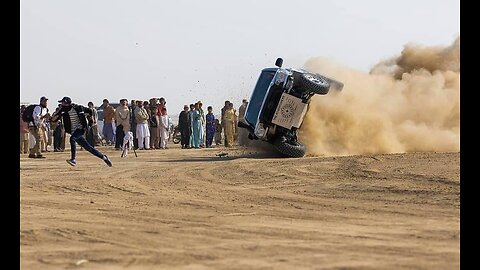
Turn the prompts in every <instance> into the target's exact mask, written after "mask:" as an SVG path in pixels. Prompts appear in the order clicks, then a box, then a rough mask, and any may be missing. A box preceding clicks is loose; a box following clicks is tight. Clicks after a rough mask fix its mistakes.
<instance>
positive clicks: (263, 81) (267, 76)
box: [245, 70, 275, 125]
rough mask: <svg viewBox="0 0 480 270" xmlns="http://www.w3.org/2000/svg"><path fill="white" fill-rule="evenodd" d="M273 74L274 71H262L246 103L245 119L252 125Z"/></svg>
mask: <svg viewBox="0 0 480 270" xmlns="http://www.w3.org/2000/svg"><path fill="white" fill-rule="evenodd" d="M273 76H275V72H274V71H270V70H269V71H262V73H261V74H260V77H259V78H258V81H257V84H256V85H255V89H254V90H253V93H252V97H251V99H250V103H249V104H248V111H247V112H246V113H245V119H246V120H247V121H248V122H249V123H250V124H252V125H256V124H257V118H258V114H259V113H260V110H261V107H262V102H263V99H264V98H265V94H266V93H267V90H268V87H269V86H270V82H271V81H272V79H273Z"/></svg>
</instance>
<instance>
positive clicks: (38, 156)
mask: <svg viewBox="0 0 480 270" xmlns="http://www.w3.org/2000/svg"><path fill="white" fill-rule="evenodd" d="M35 158H45V156H44V155H37V156H36V157H35Z"/></svg>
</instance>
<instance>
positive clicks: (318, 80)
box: [304, 74, 327, 85]
mask: <svg viewBox="0 0 480 270" xmlns="http://www.w3.org/2000/svg"><path fill="white" fill-rule="evenodd" d="M304 76H305V78H306V79H307V80H309V81H311V82H313V83H314V84H318V85H326V84H327V82H326V81H325V80H324V79H322V78H320V77H317V76H314V75H312V74H305V75H304Z"/></svg>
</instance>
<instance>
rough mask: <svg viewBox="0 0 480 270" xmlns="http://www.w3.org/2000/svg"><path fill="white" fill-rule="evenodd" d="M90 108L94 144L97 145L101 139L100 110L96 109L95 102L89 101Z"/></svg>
mask: <svg viewBox="0 0 480 270" xmlns="http://www.w3.org/2000/svg"><path fill="white" fill-rule="evenodd" d="M88 108H90V110H92V126H91V131H92V135H93V144H92V145H93V146H97V145H99V144H100V141H99V139H98V138H99V135H98V125H97V123H98V112H97V109H95V106H94V105H93V102H91V101H90V102H88Z"/></svg>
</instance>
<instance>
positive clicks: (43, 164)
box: [20, 145, 460, 269]
mask: <svg viewBox="0 0 480 270" xmlns="http://www.w3.org/2000/svg"><path fill="white" fill-rule="evenodd" d="M100 149H101V151H105V152H106V153H107V154H108V155H109V156H110V157H111V159H112V161H113V164H114V167H112V168H109V167H107V166H106V165H105V164H104V163H103V162H102V161H101V160H99V159H97V158H95V157H93V156H91V155H90V154H88V153H85V152H84V151H79V152H78V153H79V156H78V158H77V161H78V165H77V166H76V167H70V166H69V165H68V164H67V163H66V162H65V159H67V158H68V157H69V153H68V152H65V153H46V156H47V159H45V160H32V159H28V158H26V157H25V156H23V155H22V156H21V158H20V200H21V201H20V260H21V268H22V269H76V268H84V269H119V268H128V269H172V268H173V269H458V268H459V264H460V261H459V258H460V248H459V246H460V240H459V234H460V196H459V195H460V166H459V165H460V155H459V153H409V154H389V155H372V156H344V157H307V158H303V159H278V158H276V157H273V156H269V155H268V154H260V155H258V156H256V155H255V153H254V151H251V150H242V149H231V150H228V152H229V157H224V158H220V157H217V156H215V154H216V153H218V152H219V151H220V150H222V149H201V150H193V149H192V150H181V149H179V148H178V147H177V146H176V145H175V146H172V148H171V149H168V150H166V151H160V150H155V151H137V154H138V158H135V156H134V155H133V152H132V153H131V155H129V156H128V157H127V158H120V152H118V151H113V150H111V149H106V148H100ZM259 157H261V158H259ZM82 260H86V261H82ZM77 264H78V265H77Z"/></svg>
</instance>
